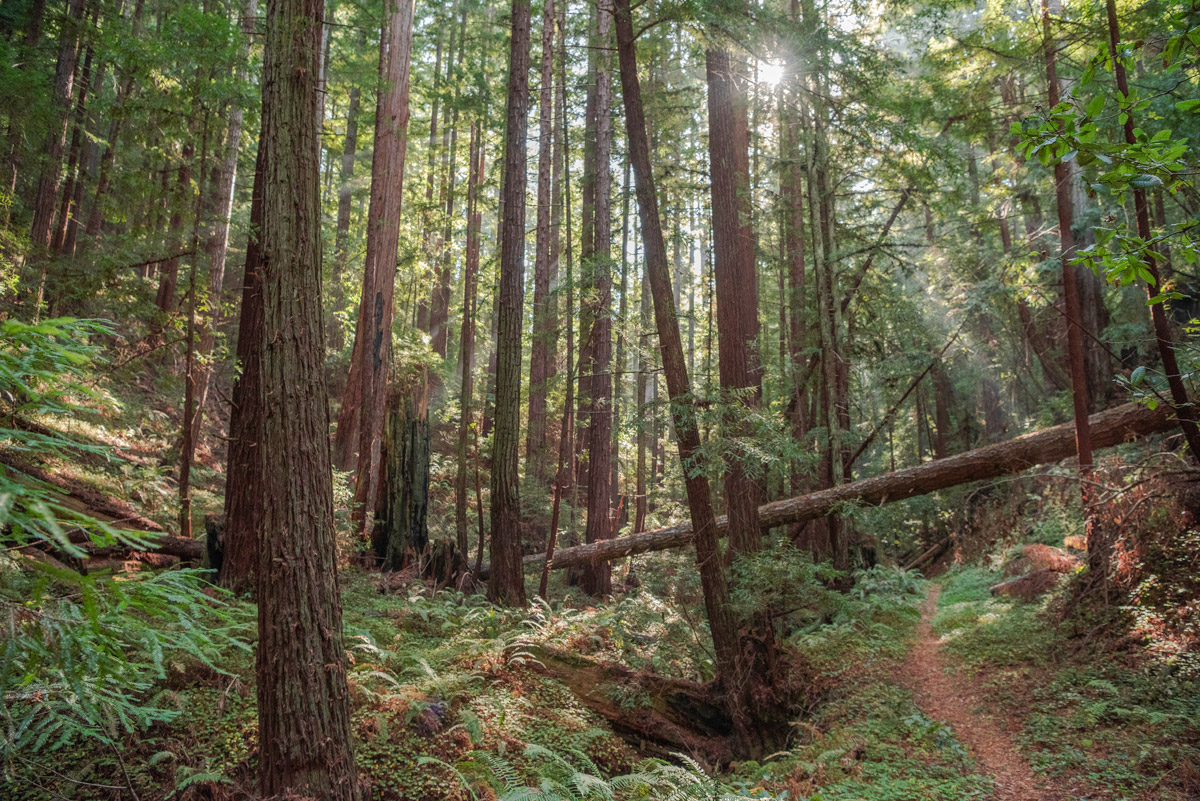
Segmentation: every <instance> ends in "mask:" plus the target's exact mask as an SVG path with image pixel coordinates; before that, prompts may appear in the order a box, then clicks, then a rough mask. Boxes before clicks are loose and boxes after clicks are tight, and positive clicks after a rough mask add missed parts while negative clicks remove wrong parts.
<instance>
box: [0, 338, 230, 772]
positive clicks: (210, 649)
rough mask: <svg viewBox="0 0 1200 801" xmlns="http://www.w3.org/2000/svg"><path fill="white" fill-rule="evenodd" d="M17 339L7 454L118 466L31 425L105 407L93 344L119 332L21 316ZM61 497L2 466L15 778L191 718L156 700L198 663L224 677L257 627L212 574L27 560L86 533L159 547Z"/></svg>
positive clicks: (1, 680)
mask: <svg viewBox="0 0 1200 801" xmlns="http://www.w3.org/2000/svg"><path fill="white" fill-rule="evenodd" d="M3 331H4V335H5V341H4V344H3V345H0V393H2V395H3V400H4V402H6V403H7V404H8V409H7V412H8V414H7V418H8V420H9V421H10V427H5V428H0V447H3V448H5V449H6V450H8V451H9V452H18V453H19V452H22V451H24V452H27V453H29V454H31V455H38V454H45V453H52V454H60V455H65V454H71V453H75V454H78V453H87V454H91V455H94V456H100V457H107V456H108V454H107V452H106V451H105V450H104V449H103V448H101V447H99V446H94V445H87V444H83V443H80V442H76V441H74V440H71V439H68V438H66V437H64V436H61V435H58V434H55V433H53V431H52V430H49V431H50V432H51V433H40V432H36V433H35V432H31V431H29V430H26V429H24V428H20V427H19V425H20V422H21V421H24V420H27V419H29V418H32V417H38V418H42V419H45V418H55V417H62V416H65V415H68V414H71V413H73V412H75V411H76V410H77V409H78V407H77V403H78V399H79V398H81V397H84V398H91V399H95V398H96V397H97V393H96V392H95V390H93V389H92V388H91V387H90V386H89V384H88V383H87V382H86V373H85V368H88V367H90V366H91V365H92V359H93V357H94V355H95V348H93V347H91V346H89V345H88V344H87V342H86V337H87V336H89V335H93V336H94V335H99V334H104V333H108V331H109V329H108V327H107V326H106V325H105V324H103V323H100V322H96V321H75V320H70V319H65V318H64V319H58V320H50V321H46V322H44V323H40V324H38V325H27V324H23V323H20V322H18V321H15V320H7V321H5V322H4V323H3ZM13 423H17V425H13ZM61 497H62V496H61V493H60V491H59V490H58V489H57V488H55V487H52V486H50V485H47V484H44V483H42V482H37V481H34V480H32V479H29V478H28V477H26V476H24V475H23V474H19V473H17V472H16V471H12V470H10V469H9V468H7V467H5V468H3V470H0V530H3V531H4V532H5V537H6V538H7V539H8V542H9V543H10V544H12V546H13V547H11V548H9V549H8V550H6V551H5V552H3V554H2V555H0V613H2V614H3V626H4V630H5V637H4V642H3V650H2V652H0V654H2V656H0V722H2V724H3V734H2V738H3V739H2V740H0V759H2V760H3V764H4V767H5V769H6V770H8V771H11V770H12V769H13V767H14V764H16V763H21V762H23V761H24V760H26V759H28V756H29V755H30V754H33V753H50V752H56V751H60V750H62V749H64V748H66V747H68V746H71V745H75V744H78V743H80V742H85V741H95V742H102V743H114V742H116V741H117V739H118V738H119V737H120V736H122V735H124V734H126V733H129V732H134V731H139V730H142V729H144V728H146V727H148V726H150V725H151V724H154V723H159V722H165V721H169V720H171V719H173V718H175V717H176V716H177V715H178V714H179V710H178V709H174V708H172V707H171V705H170V704H169V702H168V699H167V698H164V697H162V696H160V695H158V694H156V693H155V692H154V690H155V687H156V685H157V684H158V683H159V682H161V680H163V679H164V678H166V677H167V675H168V674H169V672H171V671H172V670H182V669H185V668H186V667H187V666H189V665H193V664H198V665H201V666H204V667H205V668H207V669H208V670H212V671H217V670H219V668H218V667H217V662H218V660H220V659H226V660H227V659H228V658H229V655H228V651H230V650H231V649H233V650H236V649H239V648H242V649H245V648H246V647H247V646H246V645H245V640H246V636H247V627H246V625H245V624H246V622H247V620H246V618H244V617H240V616H239V615H237V614H236V613H235V610H234V608H233V607H230V606H228V605H227V604H226V603H225V597H224V595H223V594H221V593H217V592H215V591H214V590H213V589H212V588H211V587H210V586H209V585H208V584H207V582H206V581H205V580H204V576H203V573H202V572H201V571H194V570H176V571H169V572H162V573H139V574H136V575H133V576H127V577H122V578H121V579H119V580H118V579H113V578H110V577H108V576H105V575H104V574H92V575H87V576H82V575H79V574H77V573H75V572H74V571H71V570H66V569H63V568H61V567H59V566H56V565H55V564H53V563H44V562H42V561H38V560H32V559H30V558H28V557H24V556H23V555H22V553H21V551H19V550H18V549H19V548H20V547H21V546H26V545H30V544H35V543H38V542H45V543H49V544H51V545H53V546H54V547H55V548H57V549H58V550H60V551H62V552H65V553H68V554H80V553H82V551H81V549H80V548H79V547H78V546H76V545H74V544H72V543H71V542H70V540H69V539H68V533H69V531H73V530H82V531H84V532H86V533H87V534H88V537H89V540H90V542H91V543H92V544H93V545H108V544H113V543H122V544H131V545H136V546H138V547H142V548H148V547H150V548H152V547H153V537H149V536H145V535H136V534H131V533H129V532H127V531H124V530H122V529H117V528H115V527H113V526H110V525H108V524H104V523H101V522H99V521H96V520H94V519H91V518H90V517H89V516H87V515H85V514H82V513H80V512H77V511H75V510H73V509H70V508H69V507H67V506H65V504H64V503H63V502H62V501H61V500H60V499H61Z"/></svg>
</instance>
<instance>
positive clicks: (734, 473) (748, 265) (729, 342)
mask: <svg viewBox="0 0 1200 801" xmlns="http://www.w3.org/2000/svg"><path fill="white" fill-rule="evenodd" d="M706 71H707V78H708V142H709V153H710V165H709V173H710V175H711V176H712V218H713V219H712V224H713V252H714V259H713V265H714V271H715V274H716V288H717V327H718V329H719V330H720V332H721V335H720V337H718V339H717V349H718V353H717V363H718V370H719V372H720V379H721V390H722V394H723V395H724V397H723V399H722V402H723V403H725V404H729V406H730V409H729V411H728V412H727V414H728V415H729V421H730V423H731V424H732V425H731V427H730V430H731V431H732V432H735V434H736V435H737V436H739V437H747V436H751V435H752V431H751V430H750V429H749V428H748V427H747V426H746V425H745V424H741V425H738V424H737V423H734V422H733V421H735V420H746V418H747V417H749V416H750V415H752V414H753V413H754V411H755V409H756V408H757V407H758V405H759V403H760V402H761V398H762V365H761V363H760V361H759V354H758V328H759V324H758V277H757V274H756V271H755V263H754V262H755V254H754V249H755V248H754V232H753V228H752V226H751V209H750V161H749V151H748V148H749V124H748V121H747V97H746V77H745V76H744V75H741V74H738V73H737V72H736V71H735V68H734V66H733V60H732V58H731V57H730V54H729V51H728V50H725V49H722V48H720V47H717V46H710V47H709V49H708V52H707V56H706ZM741 406H744V407H745V408H744V409H742V408H738V407H741ZM739 450H742V451H743V454H739V455H734V454H729V455H727V456H726V458H725V496H726V503H727V505H728V508H729V519H730V528H729V530H730V538H729V543H730V546H731V547H732V548H733V550H734V551H735V552H736V553H748V552H752V551H757V550H758V548H759V542H760V539H761V537H760V531H759V525H758V507H759V505H760V504H761V503H762V502H763V500H764V498H763V492H762V487H761V485H760V484H759V482H758V481H757V480H756V477H755V476H754V471H755V467H754V466H753V465H750V464H747V462H746V458H747V457H746V456H745V455H744V453H745V449H742V448H739Z"/></svg>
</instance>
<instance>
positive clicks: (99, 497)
mask: <svg viewBox="0 0 1200 801" xmlns="http://www.w3.org/2000/svg"><path fill="white" fill-rule="evenodd" d="M0 465H4V466H5V467H9V468H11V469H13V470H15V471H17V472H18V473H22V474H24V475H26V476H29V477H30V478H32V479H36V480H37V481H41V482H44V483H46V484H49V485H51V486H53V487H56V488H58V489H60V490H62V491H63V492H64V493H66V495H65V498H62V499H56V500H59V502H61V503H63V505H64V506H68V507H70V508H73V509H75V510H76V511H78V512H82V513H84V514H86V515H89V516H91V517H94V518H96V519H98V520H101V521H102V522H105V523H112V524H113V525H115V526H118V527H121V528H136V529H138V530H141V531H153V532H160V531H162V530H163V528H162V526H160V525H159V524H158V523H155V522H154V521H153V520H151V519H149V518H148V517H145V516H144V515H141V514H139V513H138V512H137V510H135V509H134V508H133V507H132V506H131V505H129V504H128V503H126V502H125V501H123V500H121V499H120V498H112V497H109V496H107V495H103V494H101V493H100V492H98V491H96V490H94V489H92V488H91V487H87V486H84V485H83V484H80V483H78V482H75V481H71V480H69V479H67V478H65V477H63V476H60V475H57V474H55V473H52V472H50V471H49V470H46V469H44V468H42V467H39V466H37V465H34V464H30V463H29V461H28V459H27V458H24V457H23V455H22V454H18V453H16V452H12V451H0Z"/></svg>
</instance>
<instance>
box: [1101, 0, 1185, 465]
mask: <svg viewBox="0 0 1200 801" xmlns="http://www.w3.org/2000/svg"><path fill="white" fill-rule="evenodd" d="M1105 5H1106V8H1107V14H1108V35H1109V44H1110V45H1111V47H1112V50H1111V51H1110V52H1112V53H1116V52H1117V47H1118V45H1119V44H1120V41H1121V31H1120V27H1119V25H1118V23H1117V8H1116V5H1115V3H1114V2H1113V0H1107V2H1106V4H1105ZM1113 65H1114V72H1115V73H1116V78H1117V90H1118V91H1119V92H1120V93H1121V96H1122V97H1129V80H1128V78H1127V77H1126V75H1125V65H1124V63H1123V62H1122V61H1121V60H1120V59H1115V60H1114V61H1113ZM1125 142H1126V143H1127V144H1130V145H1133V144H1135V143H1136V142H1137V137H1136V136H1135V135H1134V123H1133V110H1132V109H1127V110H1126V113H1125ZM1133 207H1134V215H1135V216H1136V218H1137V231H1138V236H1139V237H1140V238H1141V240H1142V241H1143V242H1150V241H1151V240H1150V211H1149V207H1148V206H1147V205H1146V190H1144V189H1134V190H1133ZM1146 270H1147V272H1149V273H1150V278H1151V280H1150V281H1149V282H1147V283H1146V295H1147V297H1148V298H1149V299H1150V300H1151V303H1150V318H1151V324H1152V325H1153V327H1154V339H1155V342H1156V344H1157V345H1158V355H1159V358H1161V359H1162V363H1163V372H1165V373H1166V374H1167V386H1168V387H1169V388H1170V390H1171V403H1172V406H1173V407H1174V409H1175V414H1176V416H1177V417H1178V418H1179V427H1180V428H1181V429H1183V436H1184V439H1186V440H1187V444H1188V450H1189V451H1191V454H1192V459H1193V460H1195V461H1198V462H1200V425H1198V424H1197V415H1196V409H1195V407H1193V406H1192V403H1191V400H1190V399H1189V398H1188V391H1187V387H1186V386H1184V383H1183V377H1182V376H1181V375H1180V372H1179V361H1178V360H1177V359H1176V358H1175V343H1174V341H1173V337H1172V335H1171V325H1170V322H1169V321H1168V320H1167V312H1166V309H1165V308H1164V304H1163V303H1162V302H1154V298H1157V297H1159V296H1160V295H1161V294H1162V286H1161V283H1160V281H1159V276H1158V264H1157V263H1156V261H1155V258H1154V256H1153V255H1152V254H1151V253H1150V252H1147V253H1146Z"/></svg>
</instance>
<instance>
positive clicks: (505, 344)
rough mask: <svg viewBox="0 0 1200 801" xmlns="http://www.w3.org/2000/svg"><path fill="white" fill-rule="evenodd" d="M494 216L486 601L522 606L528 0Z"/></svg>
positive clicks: (516, 43)
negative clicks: (496, 270)
mask: <svg viewBox="0 0 1200 801" xmlns="http://www.w3.org/2000/svg"><path fill="white" fill-rule="evenodd" d="M509 47H510V50H509V59H508V105H507V128H506V129H505V131H506V136H505V145H504V176H503V190H502V192H501V204H502V206H503V209H502V211H501V219H500V294H499V297H498V299H497V304H498V324H497V335H496V411H495V422H494V425H495V432H494V436H493V439H492V539H491V565H492V566H491V573H490V574H489V575H488V593H487V594H488V600H490V601H492V602H493V603H502V604H505V605H508V606H524V605H525V576H524V574H523V573H522V569H521V500H520V493H519V491H518V481H519V476H518V453H517V450H518V448H519V447H520V437H521V324H522V323H521V318H522V312H523V305H524V296H525V289H524V275H523V274H524V271H525V183H526V176H525V170H526V163H527V160H528V158H527V157H528V154H527V153H526V151H525V137H526V134H527V131H528V125H529V111H528V106H529V47H530V42H529V0H513V4H512V38H511V39H510V41H509Z"/></svg>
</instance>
